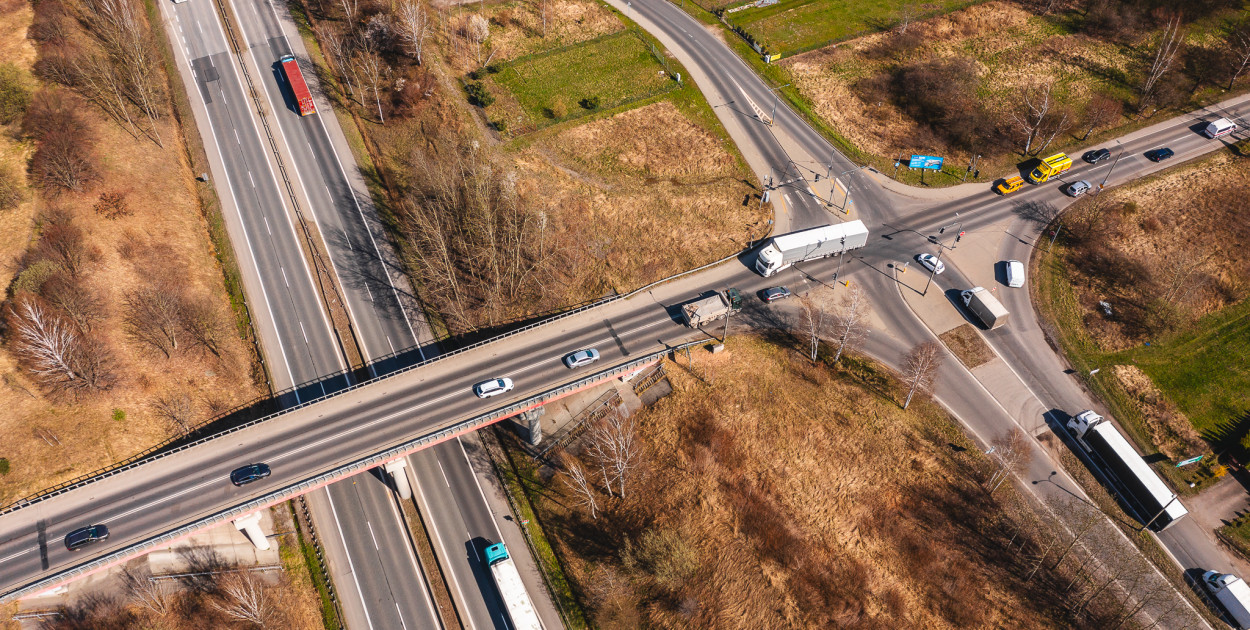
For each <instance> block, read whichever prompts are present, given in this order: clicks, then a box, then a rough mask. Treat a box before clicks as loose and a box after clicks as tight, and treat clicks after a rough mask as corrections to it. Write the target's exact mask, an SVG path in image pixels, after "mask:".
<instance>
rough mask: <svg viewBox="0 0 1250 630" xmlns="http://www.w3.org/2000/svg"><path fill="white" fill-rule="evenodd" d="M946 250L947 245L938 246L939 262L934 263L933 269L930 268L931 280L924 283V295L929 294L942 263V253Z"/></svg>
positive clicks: (922, 293) (922, 294) (921, 293)
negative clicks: (930, 286)
mask: <svg viewBox="0 0 1250 630" xmlns="http://www.w3.org/2000/svg"><path fill="white" fill-rule="evenodd" d="M945 251H946V248H945V247H939V248H938V255H937V262H936V263H934V264H933V269H930V270H929V281H928V282H926V283H924V291H921V292H920V295H921V296H922V297H923V296H926V295H928V294H929V285H931V284H933V277H934V276H936V275H937V270H938V265H940V264H942V253H943V252H945Z"/></svg>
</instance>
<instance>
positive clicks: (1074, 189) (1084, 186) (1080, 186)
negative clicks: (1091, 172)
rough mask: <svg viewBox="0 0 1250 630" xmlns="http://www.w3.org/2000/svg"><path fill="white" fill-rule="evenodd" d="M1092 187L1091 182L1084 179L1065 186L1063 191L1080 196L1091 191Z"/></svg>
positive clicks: (1069, 194) (1071, 195)
mask: <svg viewBox="0 0 1250 630" xmlns="http://www.w3.org/2000/svg"><path fill="white" fill-rule="evenodd" d="M1090 188H1092V186H1090V185H1089V182H1087V181H1085V180H1083V179H1082V180H1081V181H1077V182H1072V183H1071V184H1068V185H1067V186H1065V187H1064V189H1063V192H1065V193H1067V194H1068V196H1070V197H1080V196H1081V195H1084V194H1085V193H1087V192H1089V189H1090Z"/></svg>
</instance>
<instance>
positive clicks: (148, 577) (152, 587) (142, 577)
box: [122, 564, 174, 617]
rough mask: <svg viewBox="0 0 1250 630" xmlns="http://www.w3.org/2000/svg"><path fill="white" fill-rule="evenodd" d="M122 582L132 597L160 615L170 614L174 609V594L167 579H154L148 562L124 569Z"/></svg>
mask: <svg viewBox="0 0 1250 630" xmlns="http://www.w3.org/2000/svg"><path fill="white" fill-rule="evenodd" d="M122 583H123V584H124V585H125V587H126V593H127V594H128V595H130V599H131V600H132V601H134V602H136V603H138V604H139V605H140V606H142V607H144V608H146V609H148V610H150V611H152V612H153V613H155V614H156V615H157V616H158V617H164V616H165V615H168V614H169V612H170V610H172V609H173V603H174V594H173V591H172V590H170V588H169V584H168V582H166V581H165V580H154V579H152V570H151V569H149V568H148V566H147V565H146V564H143V565H140V567H139V568H133V569H132V568H126V569H123V570H122Z"/></svg>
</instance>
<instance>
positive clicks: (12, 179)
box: [0, 168, 26, 210]
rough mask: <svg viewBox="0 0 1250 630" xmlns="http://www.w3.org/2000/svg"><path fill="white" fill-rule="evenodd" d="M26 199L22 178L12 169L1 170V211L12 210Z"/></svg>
mask: <svg viewBox="0 0 1250 630" xmlns="http://www.w3.org/2000/svg"><path fill="white" fill-rule="evenodd" d="M25 198H26V192H25V191H24V190H23V189H22V181H21V178H20V176H18V174H17V173H14V172H13V171H12V170H10V169H7V168H0V210H12V209H14V208H16V207H17V206H18V204H20V203H22V200H23V199H25Z"/></svg>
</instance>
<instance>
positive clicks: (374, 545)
mask: <svg viewBox="0 0 1250 630" xmlns="http://www.w3.org/2000/svg"><path fill="white" fill-rule="evenodd" d="M365 527H368V528H369V537H370V538H372V539H373V548H374V549H377V550H378V551H382V548H381V547H379V546H378V535H377V534H375V533H373V523H371V522H369V521H365Z"/></svg>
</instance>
